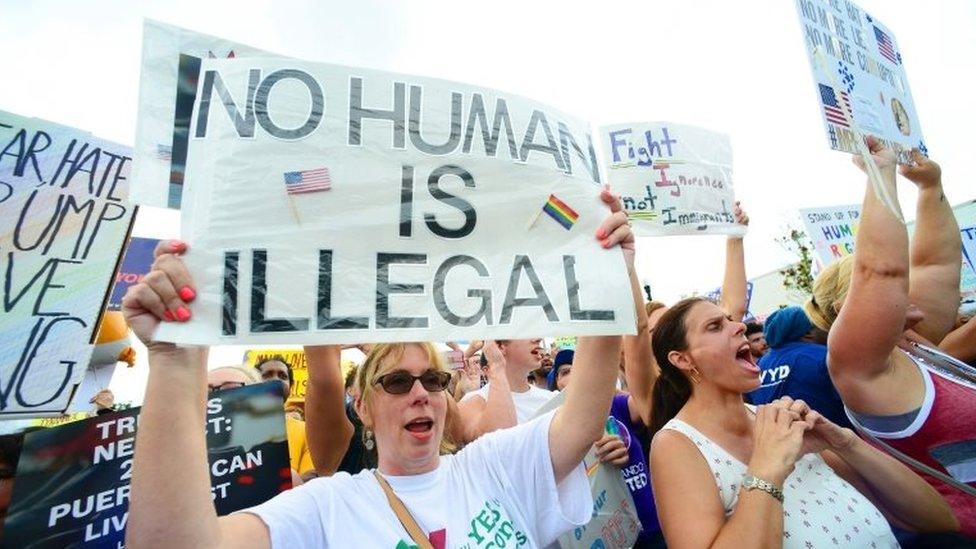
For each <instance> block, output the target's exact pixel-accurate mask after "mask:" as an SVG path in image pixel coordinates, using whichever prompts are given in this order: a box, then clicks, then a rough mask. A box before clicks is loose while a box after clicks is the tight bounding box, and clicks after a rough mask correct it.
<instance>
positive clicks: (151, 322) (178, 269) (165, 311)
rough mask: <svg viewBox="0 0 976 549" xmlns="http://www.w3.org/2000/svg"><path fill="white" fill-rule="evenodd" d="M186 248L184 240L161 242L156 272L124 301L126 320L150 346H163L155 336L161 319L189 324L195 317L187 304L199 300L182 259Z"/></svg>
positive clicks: (134, 287)
mask: <svg viewBox="0 0 976 549" xmlns="http://www.w3.org/2000/svg"><path fill="white" fill-rule="evenodd" d="M186 249H187V246H186V243H185V242H182V241H180V240H164V241H162V242H160V243H159V245H158V246H156V251H155V252H154V253H155V256H156V261H155V262H154V263H153V266H152V270H151V271H149V274H147V275H146V276H145V277H144V278H143V279H142V281H141V282H140V283H139V284H136V285H135V286H132V287H131V288H129V291H128V292H126V294H125V297H124V298H122V313H123V314H124V315H125V321H126V322H127V323H128V324H129V327H131V328H132V332H133V333H134V334H136V337H138V338H139V341H142V342H143V344H145V345H146V347H150V348H152V347H155V346H156V345H160V344H159V343H156V341H155V339H154V337H153V336H154V334H155V333H156V328H158V327H159V324H160V320H161V319H165V320H168V321H181V322H185V321H186V320H189V318H190V316H191V314H190V309H189V308H188V307H187V303H188V302H189V301H192V300H193V298H194V297H195V293H194V290H193V281H192V280H191V279H190V274H189V273H188V272H187V270H186V266H185V265H184V264H183V261H182V260H181V259H180V258H179V256H180V255H182V254H183V253H185V252H186ZM177 288H179V290H177Z"/></svg>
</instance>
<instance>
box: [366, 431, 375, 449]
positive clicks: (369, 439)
mask: <svg viewBox="0 0 976 549" xmlns="http://www.w3.org/2000/svg"><path fill="white" fill-rule="evenodd" d="M363 447H364V448H366V450H367V451H370V452H372V451H373V448H376V441H375V440H373V431H371V430H369V429H364V430H363Z"/></svg>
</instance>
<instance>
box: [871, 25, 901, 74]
mask: <svg viewBox="0 0 976 549" xmlns="http://www.w3.org/2000/svg"><path fill="white" fill-rule="evenodd" d="M874 38H875V40H877V41H878V53H880V54H881V56H882V57H884V58H885V59H887V60H888V61H891V62H892V63H894V64H896V65H897V64H898V54H897V53H895V44H894V42H892V41H891V37H890V36H888V34H887V33H885V31H883V30H881V29H879V28H878V27H877V26H875V27H874Z"/></svg>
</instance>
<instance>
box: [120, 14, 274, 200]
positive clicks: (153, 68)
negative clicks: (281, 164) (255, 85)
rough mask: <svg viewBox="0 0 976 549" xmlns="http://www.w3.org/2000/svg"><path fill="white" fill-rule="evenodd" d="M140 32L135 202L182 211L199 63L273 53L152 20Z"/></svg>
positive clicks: (134, 179)
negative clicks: (140, 55)
mask: <svg viewBox="0 0 976 549" xmlns="http://www.w3.org/2000/svg"><path fill="white" fill-rule="evenodd" d="M142 33H143V36H142V65H141V66H142V74H141V76H140V78H139V118H138V124H137V125H136V142H135V145H134V148H133V152H134V154H135V163H134V166H133V168H132V192H131V201H132V202H133V203H135V204H143V205H147V206H155V207H158V208H175V209H179V207H180V197H181V195H182V189H183V177H184V169H185V163H186V148H187V130H188V128H189V124H190V116H191V114H192V109H193V102H194V98H195V94H196V89H197V86H196V82H197V78H198V77H199V73H200V61H201V59H207V58H213V57H220V58H228V57H230V58H234V57H242V56H243V57H253V56H255V55H263V56H270V55H274V54H272V53H268V52H265V51H262V50H259V49H257V48H252V47H250V46H247V45H244V44H238V43H237V42H232V41H230V40H225V39H223V38H218V37H216V36H210V35H207V34H201V33H198V32H193V31H191V30H187V29H182V28H180V27H175V26H173V25H167V24H166V23H161V22H159V21H153V20H151V19H146V20H145V22H144V23H143V30H142Z"/></svg>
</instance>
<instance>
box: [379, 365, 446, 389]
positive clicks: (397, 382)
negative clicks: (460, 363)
mask: <svg viewBox="0 0 976 549" xmlns="http://www.w3.org/2000/svg"><path fill="white" fill-rule="evenodd" d="M418 379H419V380H420V384H421V385H423V387H424V389H427V390H428V391H430V392H432V393H437V392H440V391H443V390H444V389H447V386H448V384H449V383H450V382H451V374H450V373H448V372H440V371H437V370H427V371H426V372H424V373H422V374H420V375H419V376H415V375H413V374H411V373H410V372H407V371H406V370H397V371H395V372H390V373H388V374H384V375H381V376H379V377H378V378H376V380H375V381H373V383H374V384H376V383H378V384H380V385H382V386H383V390H384V391H386V392H387V393H390V394H391V395H402V394H406V393H409V392H410V389H413V384H414V382H415V381H417V380H418Z"/></svg>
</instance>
